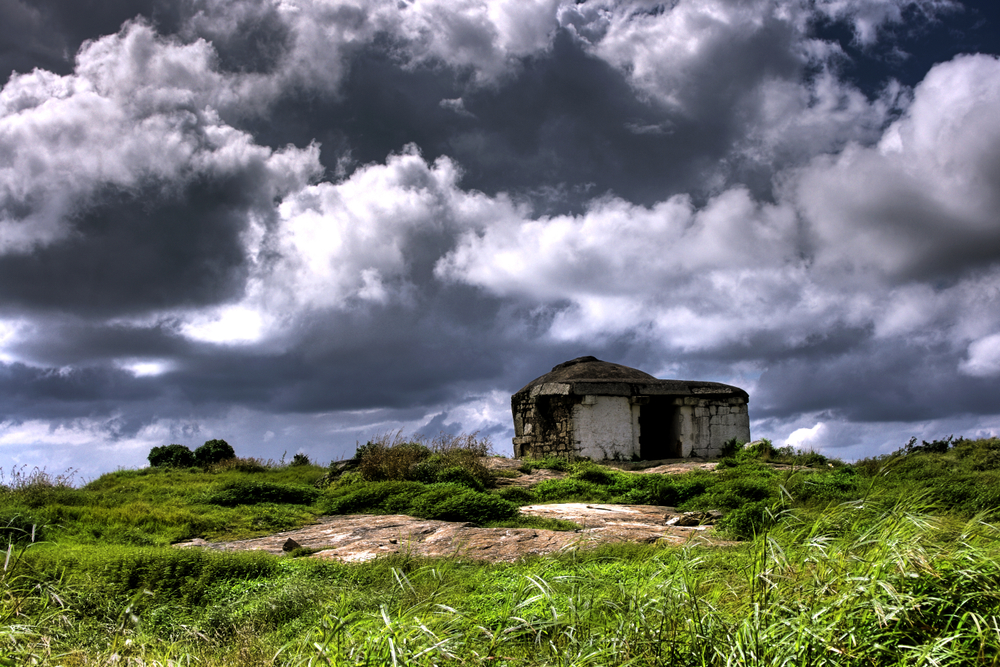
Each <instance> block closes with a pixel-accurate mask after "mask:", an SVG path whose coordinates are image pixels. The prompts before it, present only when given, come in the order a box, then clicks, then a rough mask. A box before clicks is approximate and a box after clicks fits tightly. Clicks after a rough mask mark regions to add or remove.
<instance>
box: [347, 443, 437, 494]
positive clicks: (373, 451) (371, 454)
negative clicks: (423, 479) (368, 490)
mask: <svg viewBox="0 0 1000 667" xmlns="http://www.w3.org/2000/svg"><path fill="white" fill-rule="evenodd" d="M430 455H431V450H430V449H428V448H427V447H426V446H424V445H422V444H420V443H419V442H407V441H404V440H400V439H399V435H398V434H397V435H396V436H395V438H394V439H392V440H389V439H388V438H386V437H382V438H376V439H375V440H374V441H372V440H369V441H368V442H366V443H365V444H363V445H361V446H360V447H358V448H357V451H355V453H354V459H353V460H354V463H355V465H356V466H357V471H358V472H359V473H360V474H361V476H362V477H364V478H365V479H366V480H368V481H369V482H382V481H386V480H405V479H408V478H409V475H410V468H412V467H413V466H414V464H416V463H419V462H420V461H423V460H424V459H427V458H429V457H430Z"/></svg>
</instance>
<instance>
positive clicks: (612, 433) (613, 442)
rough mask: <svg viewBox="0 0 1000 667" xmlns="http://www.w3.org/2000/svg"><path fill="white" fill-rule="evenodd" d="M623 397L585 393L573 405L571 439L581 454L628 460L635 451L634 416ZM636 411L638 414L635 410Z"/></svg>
mask: <svg viewBox="0 0 1000 667" xmlns="http://www.w3.org/2000/svg"><path fill="white" fill-rule="evenodd" d="M632 412H633V411H632V405H631V403H630V402H629V399H628V397H626V396H587V397H586V398H585V399H584V402H583V403H579V404H577V405H574V406H573V425H574V428H573V439H574V441H575V443H576V446H577V452H578V454H579V455H580V456H586V457H587V458H589V459H592V460H595V461H600V460H602V459H613V458H616V457H618V458H622V459H625V460H628V459H631V458H632V454H633V453H638V451H639V450H638V432H639V429H638V424H637V423H636V424H634V426H633V422H636V421H637V417H636V416H635V415H633V414H632ZM636 414H638V413H636Z"/></svg>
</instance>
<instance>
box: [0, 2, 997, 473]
mask: <svg viewBox="0 0 1000 667" xmlns="http://www.w3.org/2000/svg"><path fill="white" fill-rule="evenodd" d="M998 54H1000V8H998V7H997V3H995V2H992V1H990V0H984V1H981V2H972V1H970V2H958V1H950V0H914V1H907V0H780V1H774V0H769V1H763V0H698V1H696V2H694V1H691V0H672V1H669V2H643V1H621V2H615V1H613V0H576V1H572V0H343V1H337V2H335V1H332V0H211V1H208V0H102V1H97V0H73V1H68V0H32V1H27V0H0V84H2V89H0V468H5V469H7V470H10V468H11V467H14V466H21V465H27V466H39V467H44V468H45V469H46V470H48V471H49V472H51V473H58V472H61V471H62V470H64V469H67V468H72V469H75V470H77V471H78V474H79V475H81V476H82V477H83V478H85V479H87V478H93V477H95V476H97V475H99V474H101V473H103V472H107V471H111V470H115V469H117V468H136V467H141V466H144V465H146V456H147V454H148V452H149V449H150V448H151V447H154V446H158V445H163V444H170V443H179V444H184V445H187V446H189V447H192V448H194V447H197V446H198V445H200V444H202V443H203V442H204V441H206V440H208V439H212V438H223V439H225V440H227V441H228V442H229V443H230V444H232V445H233V446H234V448H235V449H236V452H237V454H238V455H241V456H255V457H261V458H264V459H268V458H272V459H275V460H278V459H280V458H281V457H282V456H283V455H284V456H287V457H288V458H291V456H292V454H294V453H300V452H301V453H305V454H307V455H308V456H310V457H311V458H312V459H313V460H314V461H317V462H320V463H326V462H327V461H329V460H332V459H340V458H346V457H349V456H350V455H351V454H352V453H353V451H354V447H355V445H356V443H357V442H362V443H363V442H365V441H366V440H367V439H368V438H371V437H373V436H374V435H376V434H382V433H391V432H395V431H397V430H400V429H401V430H402V431H403V432H404V434H416V433H422V434H424V435H427V436H434V435H437V434H439V433H441V432H446V433H454V434H457V433H460V432H473V431H478V432H479V433H480V435H481V436H489V437H490V438H491V440H492V442H493V444H494V448H495V450H496V451H497V452H498V453H502V454H507V455H510V454H511V444H510V438H511V436H512V435H513V424H512V419H511V414H510V395H511V394H512V393H514V392H515V391H517V390H518V389H519V388H520V387H522V386H523V385H525V384H527V383H528V382H529V381H531V380H532V379H534V378H535V377H537V376H539V375H542V374H543V373H545V372H547V371H548V370H549V369H550V368H551V367H552V366H554V365H555V364H557V363H560V362H562V361H565V360H567V359H572V358H575V357H578V356H583V355H594V356H596V357H598V358H600V359H603V360H607V361H613V362H616V363H621V364H625V365H628V366H633V367H636V368H640V369H642V370H644V371H646V372H649V373H652V374H653V375H655V376H657V377H661V378H678V379H690V380H711V381H718V382H726V383H729V384H734V385H737V386H739V387H742V388H744V389H745V390H747V392H748V393H749V394H750V417H751V433H752V435H753V437H755V438H760V437H767V438H770V439H771V440H772V441H773V442H774V443H775V444H776V445H786V444H788V445H792V446H795V447H799V448H804V449H814V450H817V451H821V452H823V453H825V454H827V455H830V456H837V457H841V458H844V459H848V460H850V459H855V458H858V457H866V456H875V455H878V454H884V453H887V452H890V451H892V450H895V449H897V448H899V447H900V446H902V445H903V444H905V443H906V441H907V440H908V439H909V438H910V437H911V436H915V437H917V438H919V439H928V440H930V439H935V438H940V437H944V436H947V435H950V434H955V435H964V436H966V437H978V436H990V435H998V434H1000V112H998V110H1000V59H998Z"/></svg>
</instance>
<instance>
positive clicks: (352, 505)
mask: <svg viewBox="0 0 1000 667" xmlns="http://www.w3.org/2000/svg"><path fill="white" fill-rule="evenodd" d="M345 476H346V475H345ZM423 489H424V485H423V484H420V483H419V482H401V481H384V482H366V481H364V480H357V479H356V478H355V479H354V480H352V483H350V484H342V483H338V484H337V485H336V486H333V487H330V488H328V489H327V490H326V491H325V492H324V494H323V496H324V497H323V500H322V502H321V507H322V509H323V511H324V512H326V513H328V514H353V513H356V512H357V513H360V512H381V513H391V510H390V507H397V506H398V505H399V501H396V502H390V501H391V500H392V499H393V498H394V497H396V498H399V499H402V500H403V501H405V504H406V506H407V507H409V501H410V499H412V498H414V497H416V496H417V495H418V494H419V493H420V492H421V491H422V490H423Z"/></svg>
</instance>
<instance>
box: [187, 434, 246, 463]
mask: <svg viewBox="0 0 1000 667" xmlns="http://www.w3.org/2000/svg"><path fill="white" fill-rule="evenodd" d="M235 457H236V452H235V451H233V448H232V446H230V444H229V443H228V442H226V441H225V440H208V441H207V442H205V444H204V445H202V446H201V447H199V448H198V449H196V450H194V458H195V460H196V461H197V462H198V465H200V466H210V465H212V464H213V463H218V462H219V461H225V460H226V459H231V458H235Z"/></svg>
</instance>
